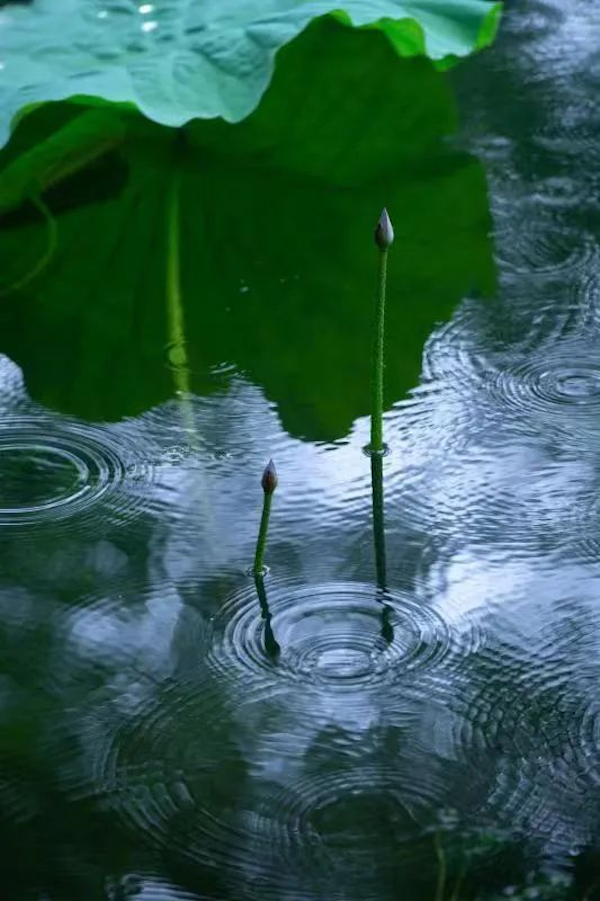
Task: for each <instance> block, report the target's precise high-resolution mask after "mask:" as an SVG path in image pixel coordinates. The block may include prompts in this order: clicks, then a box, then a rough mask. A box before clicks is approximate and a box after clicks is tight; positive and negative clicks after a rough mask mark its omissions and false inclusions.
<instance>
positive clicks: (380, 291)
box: [370, 208, 394, 454]
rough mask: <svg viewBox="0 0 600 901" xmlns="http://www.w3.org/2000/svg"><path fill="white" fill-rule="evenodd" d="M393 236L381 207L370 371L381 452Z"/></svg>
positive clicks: (374, 442) (374, 446)
mask: <svg viewBox="0 0 600 901" xmlns="http://www.w3.org/2000/svg"><path fill="white" fill-rule="evenodd" d="M393 240H394V229H393V228H392V223H391V220H390V217H389V216H388V212H387V210H386V209H385V208H384V209H383V210H382V212H381V216H380V217H379V221H378V223H377V228H376V229H375V243H376V244H377V247H378V248H379V266H378V272H377V303H376V308H375V340H374V342H373V375H372V397H371V444H370V450H371V451H372V452H373V453H376V454H377V453H379V454H380V453H382V452H383V365H384V363H383V354H384V344H385V293H386V280H387V255H388V250H389V248H390V245H391V244H392V242H393Z"/></svg>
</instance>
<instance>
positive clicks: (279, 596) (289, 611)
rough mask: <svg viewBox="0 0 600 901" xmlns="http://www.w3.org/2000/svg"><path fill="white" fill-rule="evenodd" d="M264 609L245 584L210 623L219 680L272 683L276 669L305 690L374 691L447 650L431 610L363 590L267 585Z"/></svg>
mask: <svg viewBox="0 0 600 901" xmlns="http://www.w3.org/2000/svg"><path fill="white" fill-rule="evenodd" d="M266 603H267V606H265V603H264V599H263V603H262V605H261V603H260V602H259V598H258V596H257V593H256V590H255V588H254V586H253V585H248V586H247V587H245V588H244V589H243V590H241V591H240V592H238V593H237V594H235V595H234V596H233V597H232V598H230V599H229V600H228V601H227V602H226V603H225V604H224V605H223V607H222V608H221V610H220V612H219V614H218V616H217V617H215V619H214V620H213V621H212V630H213V634H212V640H211V648H210V651H209V656H208V662H209V665H211V666H212V667H213V668H214V669H215V670H216V671H217V672H218V673H220V674H221V675H222V676H224V677H225V678H227V679H232V678H233V679H242V680H243V679H251V678H252V677H255V678H259V679H263V678H265V677H270V678H272V677H273V675H274V672H275V669H276V672H277V677H278V679H280V678H286V679H290V680H295V681H300V682H302V683H303V684H304V685H306V686H308V687H311V686H312V687H314V688H319V687H322V688H323V687H326V688H330V689H338V690H340V689H341V690H343V689H346V688H347V689H356V688H359V687H360V688H361V689H362V688H376V687H377V686H379V685H382V684H384V683H387V682H389V681H390V680H393V679H394V677H395V676H397V675H399V674H402V673H406V672H407V671H410V670H413V669H417V668H419V669H421V668H423V667H427V666H429V665H431V664H433V663H434V662H437V661H439V660H440V659H441V658H442V657H444V655H445V654H446V653H447V652H448V651H449V649H450V644H451V640H450V634H449V631H448V628H447V626H446V624H445V623H444V621H443V619H442V618H441V617H440V616H439V615H438V614H437V613H436V612H435V611H434V610H432V609H431V608H430V607H426V606H423V605H421V604H419V603H417V602H416V601H415V600H414V599H413V598H411V597H410V596H408V595H407V596H404V595H400V594H397V593H394V592H390V591H386V592H384V593H382V592H378V590H377V589H376V588H375V587H374V586H373V585H370V584H364V583H357V582H332V583H325V584H316V585H301V586H298V585H296V584H294V583H292V582H288V581H273V582H270V581H268V582H267V583H266ZM270 649H272V651H273V652H274V653H269V650H270Z"/></svg>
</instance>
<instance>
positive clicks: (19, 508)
mask: <svg viewBox="0 0 600 901" xmlns="http://www.w3.org/2000/svg"><path fill="white" fill-rule="evenodd" d="M125 450H126V449H125V447H124V442H123V443H121V442H120V441H117V440H115V436H114V435H113V434H112V432H110V431H109V430H108V429H103V428H101V427H97V426H90V425H87V424H85V425H84V424H80V423H78V422H76V421H73V420H66V419H64V420H63V419H60V420H59V419H56V420H55V419H52V420H50V419H49V420H45V419H44V418H40V417H34V416H30V417H23V416H19V417H14V418H8V419H6V420H4V422H3V423H2V427H1V429H0V526H4V527H7V526H8V527H12V526H24V527H26V528H27V529H31V528H32V527H35V526H41V525H45V524H48V523H51V522H52V523H55V522H58V521H64V520H67V519H71V518H73V517H77V518H78V519H79V517H80V516H82V515H85V514H86V513H87V512H88V511H90V510H91V509H92V508H95V507H96V505H97V504H98V503H99V502H101V501H104V500H106V501H109V502H110V504H111V505H112V504H114V513H116V514H117V515H118V516H119V518H121V517H122V516H124V515H127V513H128V512H129V510H130V508H131V507H132V505H136V504H137V502H138V499H137V498H136V496H135V492H128V491H127V488H128V483H133V482H137V481H139V479H140V473H141V472H142V470H144V472H143V476H144V479H145V480H146V479H147V472H146V470H145V467H144V466H141V465H140V464H139V462H138V461H135V460H130V459H128V458H127V457H126V455H125V453H124V451H125Z"/></svg>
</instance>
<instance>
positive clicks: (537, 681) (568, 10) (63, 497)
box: [0, 0, 600, 901]
mask: <svg viewBox="0 0 600 901" xmlns="http://www.w3.org/2000/svg"><path fill="white" fill-rule="evenodd" d="M506 6H507V10H506V16H505V19H504V22H503V26H502V30H501V35H500V38H499V40H498V43H497V45H496V46H495V48H494V49H493V50H491V51H489V52H487V53H485V54H483V55H482V56H481V57H479V58H477V59H474V60H472V61H470V62H469V63H467V64H465V65H464V66H463V67H462V69H461V70H460V71H458V72H457V73H456V74H455V75H453V83H454V84H455V87H456V89H457V91H458V94H459V97H460V107H461V122H462V126H461V132H460V136H459V141H460V148H461V152H465V153H470V154H475V155H476V156H477V157H478V158H479V159H480V160H481V162H482V164H483V166H484V168H485V173H486V176H487V179H488V183H489V189H490V204H491V209H492V221H493V226H492V228H493V242H494V244H493V246H494V252H495V256H496V263H497V268H498V283H499V284H498V290H497V292H496V294H495V296H494V297H493V298H492V299H483V298H481V297H478V296H475V294H474V293H473V294H472V295H469V293H468V291H467V290H466V289H465V290H464V291H462V292H461V298H462V299H461V300H460V303H459V304H458V305H457V306H456V308H455V310H454V313H453V314H452V316H451V317H450V318H449V319H445V320H444V321H442V319H441V318H440V321H438V322H437V324H436V325H435V327H434V328H433V330H432V331H430V332H429V337H427V340H426V343H425V347H424V351H423V356H422V363H421V375H420V380H419V382H418V384H417V382H415V383H414V387H413V389H412V390H411V391H410V392H409V393H408V394H406V393H405V391H404V388H403V389H402V390H400V388H398V391H397V396H394V397H392V398H390V409H389V410H388V412H387V414H386V421H385V429H386V440H387V443H388V445H389V449H390V452H389V454H388V455H387V456H386V457H385V458H384V460H383V494H384V509H385V528H384V535H385V550H386V555H385V557H386V567H385V572H382V568H381V558H379V562H380V566H379V567H377V566H376V554H375V549H374V547H373V523H372V508H371V500H372V496H371V490H372V486H371V469H370V461H369V459H368V458H367V457H366V456H365V454H364V453H363V447H364V445H365V444H366V443H367V441H368V421H367V419H366V417H365V416H363V415H355V417H354V419H353V421H352V423H351V425H350V426H348V424H347V419H348V411H349V410H351V409H353V404H354V402H355V400H356V403H357V405H358V407H359V408H360V407H361V404H362V403H363V400H362V395H361V393H360V391H361V389H358V388H356V387H355V386H354V385H353V383H352V378H351V375H349V376H348V383H347V395H348V402H347V403H346V402H345V401H343V400H342V401H340V402H338V400H336V397H337V395H336V396H335V397H334V394H333V393H331V397H330V396H329V394H328V392H330V391H331V390H332V389H331V385H330V383H329V381H328V378H327V371H326V370H324V371H323V373H322V376H319V372H316V373H315V371H312V372H311V373H310V374H309V376H307V384H308V385H309V388H308V389H307V392H304V391H303V384H302V379H301V378H300V377H299V376H298V374H297V368H298V365H299V361H301V360H302V357H303V354H304V353H305V351H306V346H307V340H310V341H312V344H311V347H312V348H315V347H318V346H319V340H320V334H321V333H320V330H319V328H315V329H314V331H313V333H311V332H309V333H308V334H307V332H306V331H302V328H301V327H300V326H298V328H296V323H294V322H292V323H291V324H290V328H289V329H288V330H287V335H286V336H285V340H286V342H289V343H287V344H286V345H285V347H286V348H287V350H286V352H285V353H283V352H280V351H277V352H274V353H273V356H272V357H270V356H269V353H266V352H265V350H264V347H262V346H260V344H259V345H257V347H254V346H252V345H250V349H249V350H248V351H247V355H246V356H245V358H244V360H242V361H240V360H239V359H233V356H234V355H235V354H234V351H233V350H232V351H231V358H225V357H224V358H223V359H220V360H217V361H213V360H211V363H210V366H208V367H207V369H206V371H205V372H203V373H201V375H199V374H198V372H196V371H194V369H193V367H192V379H194V378H196V377H197V378H198V379H200V378H201V379H203V380H204V381H203V384H204V385H205V390H204V391H200V390H196V391H194V392H193V393H192V394H191V395H186V396H185V397H183V398H181V397H179V398H173V399H171V400H166V401H165V402H164V403H162V404H160V405H158V406H154V407H153V408H151V409H149V410H147V411H146V412H143V413H140V414H139V415H136V416H130V417H127V416H124V417H121V418H120V419H119V421H118V422H116V423H115V422H112V423H103V422H99V421H95V422H93V423H92V422H90V421H87V420H84V419H81V418H78V417H77V416H75V415H67V414H65V413H61V412H56V411H55V410H54V411H53V410H52V409H51V406H50V405H45V406H42V404H41V403H39V401H36V400H33V399H32V397H31V392H29V391H28V387H27V369H26V368H25V376H23V373H22V371H21V369H20V368H19V366H17V364H16V363H15V362H13V361H12V360H11V359H10V358H9V357H8V356H5V357H3V358H2V360H1V364H0V407H1V412H2V427H1V428H0V528H1V536H0V561H1V567H0V573H1V576H0V616H1V620H0V621H1V622H2V627H1V628H0V651H1V659H2V661H3V663H2V666H1V667H0V726H1V728H0V838H1V841H2V848H3V853H2V864H1V866H0V873H1V874H2V876H3V892H4V895H5V897H6V898H8V899H10V901H12V899H15V901H17V899H18V901H26V899H32V901H33V899H35V901H42V899H44V901H46V899H52V901H59V899H60V901H62V899H69V901H71V899H73V901H75V899H82V898H85V899H89V901H91V899H95V898H98V899H114V901H117V899H126V898H136V899H140V901H159V899H160V901H176V899H189V901H192V899H194V901H200V899H202V901H209V899H210V901H234V899H235V901H240V899H248V901H254V899H256V901H259V899H268V898H273V899H277V901H285V899H289V901H300V899H305V901H317V899H319V901H322V899H325V898H327V899H328V901H336V899H339V901H342V899H343V901H359V899H360V901H369V899H374V901H375V899H377V901H386V899H390V901H391V899H398V898H399V897H403V898H408V899H415V901H417V899H418V901H421V899H431V901H459V899H460V901H464V899H499V898H504V897H511V898H536V899H537V898H540V899H571V898H572V899H581V901H583V899H593V898H598V897H600V856H599V853H598V851H599V849H598V842H599V838H600V837H599V835H598V828H599V827H598V823H599V822H600V698H599V696H598V684H599V682H600V653H599V652H600V611H599V609H598V602H599V598H600V537H599V534H600V500H599V497H600V478H599V474H598V460H599V455H600V362H599V361H600V322H599V319H598V312H597V300H598V290H597V289H598V286H597V271H598V261H599V259H600V257H599V254H598V247H597V234H598V227H599V225H600V218H599V213H598V187H599V184H598V181H599V178H600V176H599V174H598V172H599V169H598V162H599V156H600V151H599V147H600V144H599V136H600V121H599V119H598V116H599V114H598V109H597V104H596V94H597V89H598V82H599V79H600V56H599V55H598V50H597V48H596V42H595V37H594V36H595V34H596V33H597V29H598V27H599V26H600V18H599V12H598V10H595V9H594V5H593V4H590V3H589V2H588V3H584V2H578V0H571V2H569V3H562V4H559V3H554V2H552V3H551V2H543V3H542V2H535V3H514V4H509V3H507V4H506ZM393 212H394V211H393ZM396 215H397V216H399V217H401V215H402V211H398V212H397V213H396ZM484 225H485V223H484V222H483V221H482V222H481V223H480V229H481V228H483V227H484ZM446 237H447V240H448V242H449V243H450V245H451V242H452V240H453V235H452V231H451V229H448V232H447V236H446ZM436 240H444V236H443V235H442V236H441V239H439V238H436ZM478 240H479V239H478ZM394 253H395V254H398V255H400V254H402V244H401V242H398V244H397V245H395V247H394ZM282 265H283V264H282ZM256 266H257V268H256V270H253V272H252V273H249V275H248V279H247V280H246V281H242V282H240V283H239V284H238V285H237V287H236V292H237V294H238V295H239V304H240V305H242V304H243V303H245V302H246V300H245V299H247V298H248V295H252V292H253V291H256V290H258V291H259V292H260V285H261V283H260V280H258V282H257V281H256V280H257V279H258V276H257V273H258V272H259V270H260V261H258V262H257V264H256ZM484 268H485V267H484ZM252 276H254V278H255V281H254V283H253V282H252ZM235 277H236V279H237V278H238V273H236V274H235ZM453 277H454V276H453ZM462 277H463V276H462V275H461V278H462ZM303 278H304V276H303V274H302V273H299V272H297V271H292V270H291V269H290V271H287V270H286V271H284V272H283V273H282V275H281V276H280V275H279V274H277V279H278V280H280V283H281V284H282V285H283V286H284V287H282V288H281V290H282V296H283V297H284V298H289V299H290V300H293V298H294V297H296V296H298V297H302V292H303V290H305V287H303V285H304V281H303ZM459 281H460V280H459V279H457V280H456V284H453V288H452V291H454V292H456V290H457V286H458V284H459ZM422 283H423V285H425V286H426V290H427V291H429V292H432V289H431V285H430V284H428V283H426V282H425V281H423V282H422ZM257 284H258V289H257V287H256V286H257ZM264 284H266V282H265V283H264ZM264 284H263V290H265V291H266V290H267V289H266V288H265V287H264ZM286 286H287V287H286ZM417 286H418V279H417ZM414 288H415V286H414V285H411V289H414ZM269 290H271V289H269ZM343 290H344V291H349V286H348V285H344V288H343ZM286 292H288V293H286ZM431 296H432V297H433V299H435V297H436V296H437V295H435V292H432V294H431ZM440 298H442V299H443V300H444V303H446V301H447V300H448V299H449V298H447V297H446V295H445V294H444V292H443V290H442V289H441V288H440V292H439V298H438V299H440ZM248 302H249V303H253V302H254V301H251V300H249V301H248ZM402 302H403V297H402V286H401V285H399V284H398V282H396V285H395V287H392V288H391V289H390V303H391V304H398V305H401V304H402ZM257 303H258V304H259V305H260V300H259V301H257ZM332 303H333V300H332ZM244 309H245V308H243V307H242V306H240V310H237V311H236V310H234V314H233V315H235V316H237V317H238V318H237V319H236V320H235V321H236V322H237V323H238V325H239V324H240V323H244V322H247V320H246V319H245V318H244V317H245V316H246V313H245V312H244ZM258 309H260V306H259V307H258ZM295 309H300V310H302V307H300V308H297V307H296V308H295ZM278 315H279V316H280V317H283V318H282V319H281V321H282V323H283V324H285V308H284V312H283V313H282V312H281V311H280V312H279V313H278ZM324 316H325V323H326V325H327V328H329V324H330V322H331V321H334V320H330V319H327V318H326V315H325V314H324ZM303 321H304V320H303V319H302V316H300V317H299V319H298V322H299V323H302V322H303ZM401 326H402V318H401V317H398V329H399V330H400V329H401ZM391 329H392V336H393V335H394V334H397V332H395V331H394V325H393V323H392V325H391ZM338 332H339V334H338V339H337V341H338V343H339V346H338V347H337V350H336V349H335V347H333V345H332V342H333V341H334V340H336V339H335V328H333V329H332V330H330V331H328V332H326V335H327V341H328V342H329V344H325V345H324V350H323V354H322V355H321V356H319V355H318V354H317V355H316V356H315V357H311V359H312V360H314V359H317V360H323V359H327V348H328V347H329V346H331V352H332V354H334V356H335V365H333V364H332V371H333V370H335V372H336V376H335V377H336V379H337V385H336V391H337V392H338V393H339V384H341V385H342V386H343V385H344V380H345V376H344V375H343V372H340V365H345V364H344V360H345V361H346V362H347V365H348V373H350V374H351V373H352V371H353V366H354V364H355V357H356V355H357V354H359V353H360V341H359V342H355V340H354V338H352V340H350V339H349V338H348V339H347V338H346V333H345V332H344V330H343V328H339V329H338ZM242 337H243V335H241V336H240V341H239V343H240V344H241V346H244V347H245V346H246V345H244V342H243V341H242V340H241V338H242ZM6 340H7V343H8V344H10V343H11V342H12V343H15V341H16V340H17V339H15V336H14V335H13V336H12V337H11V336H10V335H9V336H7V339H6ZM18 340H21V338H20V337H19V339H18ZM36 340H40V336H39V335H37V336H36ZM236 340H237V339H235V338H234V339H232V342H233V343H232V344H231V347H232V348H234V347H235V346H237V345H236ZM73 341H74V345H73V346H74V347H76V344H75V338H74V339H73ZM17 343H18V342H17ZM0 349H4V350H6V349H7V347H6V346H4V347H2V345H1V342H0ZM220 350H221V347H220V346H219V351H220ZM44 353H46V351H45V352H44ZM74 353H75V351H74ZM311 353H312V351H311ZM367 353H368V348H367ZM388 355H389V357H390V364H389V369H390V372H391V377H390V381H391V385H392V388H393V386H395V385H398V386H400V385H401V384H402V385H403V381H402V380H403V378H404V375H402V376H401V375H398V377H397V378H396V374H395V373H396V368H395V367H397V366H398V365H399V364H398V362H397V360H398V355H399V345H398V344H397V343H394V340H393V338H392V339H391V340H390V342H389V346H388ZM209 356H210V355H209ZM270 359H272V360H273V364H272V365H273V372H269V360H270ZM340 361H342V363H341V364H340ZM171 362H172V363H173V359H172V360H171ZM179 363H181V361H179ZM175 364H177V360H175ZM360 365H362V364H360ZM165 371H166V372H167V376H168V371H169V370H168V367H166V368H165ZM109 377H112V376H111V374H110V373H107V378H109ZM136 377H137V378H139V380H143V379H144V373H143V372H140V373H139V375H138V376H136ZM24 378H25V382H24V380H23V379H24ZM36 378H37V381H38V383H39V380H40V378H39V373H38V375H37V376H36ZM319 378H321V382H320V381H319ZM59 381H60V380H59V379H57V380H56V383H57V384H58V382H59ZM48 382H49V384H50V387H49V389H48V390H49V393H50V394H52V391H53V390H54V387H55V384H54V382H53V381H52V378H51V376H50V375H48ZM134 382H135V380H134ZM194 384H196V383H194ZM273 385H276V386H277V387H276V388H275V389H274V388H273ZM196 387H197V384H196ZM63 388H64V386H63ZM61 390H62V391H63V393H62V394H61V393H60V391H59V390H58V389H56V392H57V393H56V392H55V395H53V396H55V397H58V396H60V397H61V398H63V397H64V390H63V389H61ZM69 391H71V388H70V387H69ZM76 391H77V386H76V384H74V387H73V390H72V395H73V396H75V395H76ZM33 393H35V392H33ZM355 395H356V396H355ZM367 396H368V390H367ZM332 398H333V400H332ZM364 412H366V411H364ZM325 439H327V440H325ZM334 439H335V440H334ZM270 457H273V458H274V459H275V460H276V463H277V467H278V470H279V473H280V487H279V489H278V490H277V493H276V495H275V499H274V508H273V515H272V526H271V537H270V542H269V547H268V553H267V556H268V563H269V567H270V572H269V575H268V577H267V578H266V579H265V582H264V590H263V591H261V592H260V593H257V590H256V586H255V584H254V581H253V580H252V579H251V578H249V576H248V574H247V570H248V566H249V564H250V563H251V561H252V556H253V545H254V540H255V536H256V531H257V525H258V518H259V515H260V504H261V492H260V474H261V472H262V469H263V467H264V465H265V463H266V461H267V460H268V459H269V458H270Z"/></svg>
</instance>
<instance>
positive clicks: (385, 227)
mask: <svg viewBox="0 0 600 901" xmlns="http://www.w3.org/2000/svg"><path fill="white" fill-rule="evenodd" d="M393 241H394V228H393V226H392V220H391V219H390V217H389V216H388V211H387V210H386V208H385V207H384V208H383V209H382V211H381V216H380V217H379V221H378V223H377V228H376V229H375V243H376V244H377V246H378V247H379V249H380V250H387V249H388V247H389V246H390V244H392V243H393Z"/></svg>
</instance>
